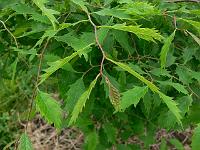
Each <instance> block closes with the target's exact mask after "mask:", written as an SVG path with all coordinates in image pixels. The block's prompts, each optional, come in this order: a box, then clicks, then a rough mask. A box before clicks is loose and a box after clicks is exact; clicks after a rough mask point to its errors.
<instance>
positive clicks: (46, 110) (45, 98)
mask: <svg viewBox="0 0 200 150" xmlns="http://www.w3.org/2000/svg"><path fill="white" fill-rule="evenodd" d="M36 107H37V110H38V111H39V112H40V114H41V115H42V116H43V117H44V118H45V119H46V120H47V121H48V123H54V125H55V127H56V128H57V129H60V128H61V126H62V118H63V116H62V109H61V107H60V104H59V102H57V101H56V100H55V99H53V98H52V97H51V95H49V94H47V93H44V92H42V91H39V92H38V95H37V97H36Z"/></svg>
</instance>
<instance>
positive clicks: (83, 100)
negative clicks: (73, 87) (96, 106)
mask: <svg viewBox="0 0 200 150" xmlns="http://www.w3.org/2000/svg"><path fill="white" fill-rule="evenodd" d="M98 77H99V75H97V77H96V78H95V79H94V80H93V81H92V82H91V83H90V86H89V88H88V89H87V90H86V91H85V92H84V93H83V94H82V95H81V96H80V98H79V99H78V101H77V103H76V105H75V107H74V109H73V111H72V114H71V119H70V121H69V126H70V125H72V124H73V123H75V122H76V120H77V118H78V115H79V114H80V113H81V112H82V110H83V107H84V106H85V103H86V101H87V99H89V96H90V93H91V91H92V89H93V88H94V86H95V84H96V82H97V79H98Z"/></svg>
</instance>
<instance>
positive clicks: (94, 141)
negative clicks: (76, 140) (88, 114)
mask: <svg viewBox="0 0 200 150" xmlns="http://www.w3.org/2000/svg"><path fill="white" fill-rule="evenodd" d="M98 143H99V137H98V134H97V133H96V132H95V131H93V132H90V133H89V134H88V135H87V136H86V138H85V144H86V148H85V149H86V150H96V147H97V145H98Z"/></svg>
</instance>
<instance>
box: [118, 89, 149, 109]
mask: <svg viewBox="0 0 200 150" xmlns="http://www.w3.org/2000/svg"><path fill="white" fill-rule="evenodd" d="M147 91H148V87H134V88H132V89H130V90H128V91H126V92H124V93H122V100H121V103H120V108H121V109H122V111H124V110H125V109H126V108H128V107H129V106H130V105H132V104H134V106H135V107H136V106H137V104H138V103H139V101H140V99H141V98H142V97H144V95H145V94H146V92H147Z"/></svg>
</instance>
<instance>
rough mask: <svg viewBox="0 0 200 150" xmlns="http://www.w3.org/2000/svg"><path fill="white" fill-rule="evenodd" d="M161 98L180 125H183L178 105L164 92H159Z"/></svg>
mask: <svg viewBox="0 0 200 150" xmlns="http://www.w3.org/2000/svg"><path fill="white" fill-rule="evenodd" d="M158 94H159V96H160V98H161V99H162V100H163V101H164V102H165V104H166V105H167V107H168V108H169V110H170V111H171V112H172V113H173V114H174V115H175V117H176V119H177V121H178V123H179V124H181V125H182V123H181V119H182V116H181V114H180V113H181V112H180V109H179V108H178V107H177V103H176V102H175V101H173V100H172V98H171V97H169V96H166V95H165V94H163V93H162V92H160V91H159V92H158Z"/></svg>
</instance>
